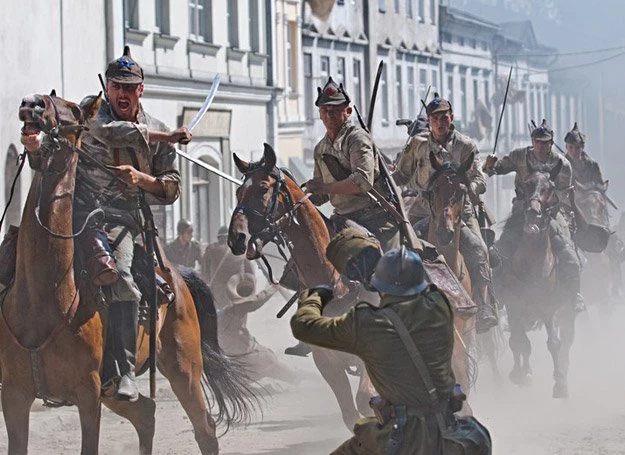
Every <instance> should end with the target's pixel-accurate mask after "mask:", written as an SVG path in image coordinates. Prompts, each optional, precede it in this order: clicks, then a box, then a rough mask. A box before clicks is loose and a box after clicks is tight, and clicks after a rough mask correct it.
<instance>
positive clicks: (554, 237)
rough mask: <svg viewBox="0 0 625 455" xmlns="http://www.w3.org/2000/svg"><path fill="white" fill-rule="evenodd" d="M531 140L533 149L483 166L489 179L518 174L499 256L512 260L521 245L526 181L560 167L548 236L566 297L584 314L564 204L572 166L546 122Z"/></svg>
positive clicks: (517, 151)
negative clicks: (539, 172)
mask: <svg viewBox="0 0 625 455" xmlns="http://www.w3.org/2000/svg"><path fill="white" fill-rule="evenodd" d="M531 138H532V146H530V147H522V148H518V149H515V150H513V151H512V152H511V153H510V154H509V155H507V156H504V157H503V158H500V159H498V158H497V157H496V156H495V155H490V156H488V157H487V159H486V162H485V163H484V167H483V171H484V172H485V173H486V174H487V175H489V176H492V175H494V174H497V175H505V174H509V173H510V172H515V173H516V176H515V180H514V182H515V192H516V197H515V198H514V199H513V200H512V215H511V216H510V219H509V220H508V222H507V223H506V227H505V229H504V230H503V232H502V234H501V237H500V238H499V240H498V241H497V243H496V248H495V250H496V254H498V255H499V256H500V258H501V260H502V261H506V260H509V259H510V258H511V257H512V255H513V254H514V252H515V250H516V246H517V245H518V241H519V239H520V237H521V234H522V229H523V222H522V218H523V216H524V198H525V197H526V196H527V195H525V194H524V192H523V185H522V184H523V182H524V181H525V180H526V179H527V178H528V176H529V175H530V174H531V173H532V172H533V171H536V170H553V169H556V167H560V169H559V172H558V173H557V175H555V176H554V177H553V178H554V184H555V188H556V195H557V199H558V201H559V207H558V208H557V210H556V211H554V212H552V216H553V219H552V220H551V222H550V223H549V234H550V238H551V246H552V248H553V251H554V254H555V255H556V257H557V270H558V279H559V281H560V283H562V285H561V289H562V291H563V292H564V297H565V298H566V300H567V301H568V302H570V303H571V304H573V305H574V309H575V311H583V310H584V309H585V305H584V299H583V297H582V295H581V293H580V273H581V269H580V263H579V259H578V257H577V254H576V253H575V249H574V247H573V243H572V241H571V233H570V226H569V222H568V221H567V218H566V217H565V216H564V214H563V213H562V212H563V210H566V207H568V206H564V205H563V203H564V202H566V201H568V200H569V196H568V195H569V191H570V188H571V175H572V172H571V165H570V164H569V162H568V161H567V160H566V159H565V158H564V157H563V156H562V155H561V154H559V153H558V152H556V151H554V150H552V145H553V130H552V129H551V128H550V127H549V125H548V124H547V122H546V120H543V122H542V124H541V125H540V126H538V127H536V128H534V130H533V131H532V133H531ZM567 215H568V214H567ZM515 220H516V222H515ZM519 220H520V221H519Z"/></svg>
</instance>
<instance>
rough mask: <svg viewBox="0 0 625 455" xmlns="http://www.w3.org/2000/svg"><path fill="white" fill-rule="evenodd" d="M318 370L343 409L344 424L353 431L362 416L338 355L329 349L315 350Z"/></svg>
mask: <svg viewBox="0 0 625 455" xmlns="http://www.w3.org/2000/svg"><path fill="white" fill-rule="evenodd" d="M312 357H313V360H314V361H315V365H316V366H317V369H318V370H319V372H320V373H321V376H323V379H325V380H326V382H327V383H328V385H329V386H330V388H331V389H332V392H333V393H334V396H335V397H336V400H337V401H338V403H339V407H340V408H341V414H342V416H343V422H344V423H345V425H346V426H347V428H349V430H350V431H351V430H353V428H354V425H355V424H356V421H357V420H358V419H359V418H360V414H359V413H358V411H357V410H356V407H355V405H354V398H353V395H352V388H351V385H350V383H349V380H348V378H347V374H346V373H345V368H344V366H343V362H341V361H340V360H339V359H338V355H337V354H336V353H334V352H332V351H330V350H329V349H321V348H314V349H313V353H312Z"/></svg>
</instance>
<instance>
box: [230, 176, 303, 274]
mask: <svg viewBox="0 0 625 455" xmlns="http://www.w3.org/2000/svg"><path fill="white" fill-rule="evenodd" d="M260 170H265V169H264V168H263V167H262V166H257V167H254V168H253V169H250V170H248V171H247V172H245V173H244V174H243V176H244V179H243V185H245V184H246V182H247V180H248V178H249V177H250V175H251V174H253V173H255V172H258V171H260ZM265 171H266V170H265ZM267 176H268V177H273V179H274V180H275V182H274V183H273V185H272V190H273V192H272V194H271V200H270V201H269V205H268V206H267V207H266V209H265V211H264V212H260V211H258V210H256V209H253V208H250V207H247V206H244V205H242V204H237V206H236V207H235V209H234V213H233V215H236V214H242V215H245V216H248V215H253V216H255V217H257V218H261V219H262V220H263V221H264V224H265V227H264V228H263V229H261V230H260V231H258V232H254V233H252V232H250V240H249V242H254V241H256V239H259V240H261V241H262V242H263V243H269V242H273V243H274V244H275V245H276V246H277V248H278V252H279V253H280V256H282V258H283V259H284V260H285V261H286V262H288V258H287V256H286V254H285V252H284V250H283V247H286V248H287V249H288V250H289V254H290V255H291V257H292V256H293V243H292V242H291V241H290V240H289V239H288V237H287V235H286V233H285V232H284V227H285V226H288V225H290V224H291V223H293V222H294V223H296V224H298V221H297V218H296V215H295V213H296V212H297V209H298V208H299V207H301V206H302V205H303V204H304V203H305V202H306V201H307V200H308V199H309V198H310V194H309V193H308V194H305V195H304V197H303V198H301V199H300V200H299V201H297V202H296V203H293V199H292V197H291V194H290V193H289V192H288V191H286V190H285V186H286V179H285V176H284V172H283V171H282V170H281V169H280V168H278V167H274V168H273V169H272V170H271V171H270V172H268V173H267ZM280 193H282V195H283V196H284V203H285V212H284V214H282V215H281V216H279V217H278V218H275V216H276V212H277V210H278V197H279V195H280ZM260 258H261V260H262V261H263V263H264V264H265V266H266V267H267V270H268V271H269V279H270V280H271V281H272V282H274V283H275V281H274V279H273V273H272V270H271V265H270V264H269V261H268V260H267V258H266V257H265V255H264V254H261V255H260ZM295 270H296V273H297V274H298V276H299V272H298V271H297V267H296V268H295ZM300 281H301V280H300Z"/></svg>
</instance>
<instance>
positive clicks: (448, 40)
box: [441, 32, 451, 43]
mask: <svg viewBox="0 0 625 455" xmlns="http://www.w3.org/2000/svg"><path fill="white" fill-rule="evenodd" d="M441 39H442V40H443V43H451V33H447V32H443V33H441Z"/></svg>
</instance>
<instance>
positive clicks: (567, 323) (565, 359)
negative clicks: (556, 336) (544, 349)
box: [553, 308, 575, 398]
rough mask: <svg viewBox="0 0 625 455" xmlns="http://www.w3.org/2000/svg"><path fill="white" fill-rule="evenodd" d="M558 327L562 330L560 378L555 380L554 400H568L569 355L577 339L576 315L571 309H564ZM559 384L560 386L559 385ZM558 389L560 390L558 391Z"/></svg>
mask: <svg viewBox="0 0 625 455" xmlns="http://www.w3.org/2000/svg"><path fill="white" fill-rule="evenodd" d="M558 325H559V328H560V353H559V357H558V362H559V364H558V366H559V371H558V373H557V374H558V376H557V378H556V377H555V375H556V372H555V371H554V379H556V384H555V385H554V391H553V397H554V398H568V396H569V392H568V374H569V362H570V358H569V353H570V352H571V347H572V346H573V340H574V338H575V313H574V312H573V311H571V310H570V309H568V308H566V309H563V310H562V311H561V312H560V313H559V315H558ZM558 384H559V385H558ZM556 387H557V388H558V390H556Z"/></svg>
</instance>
